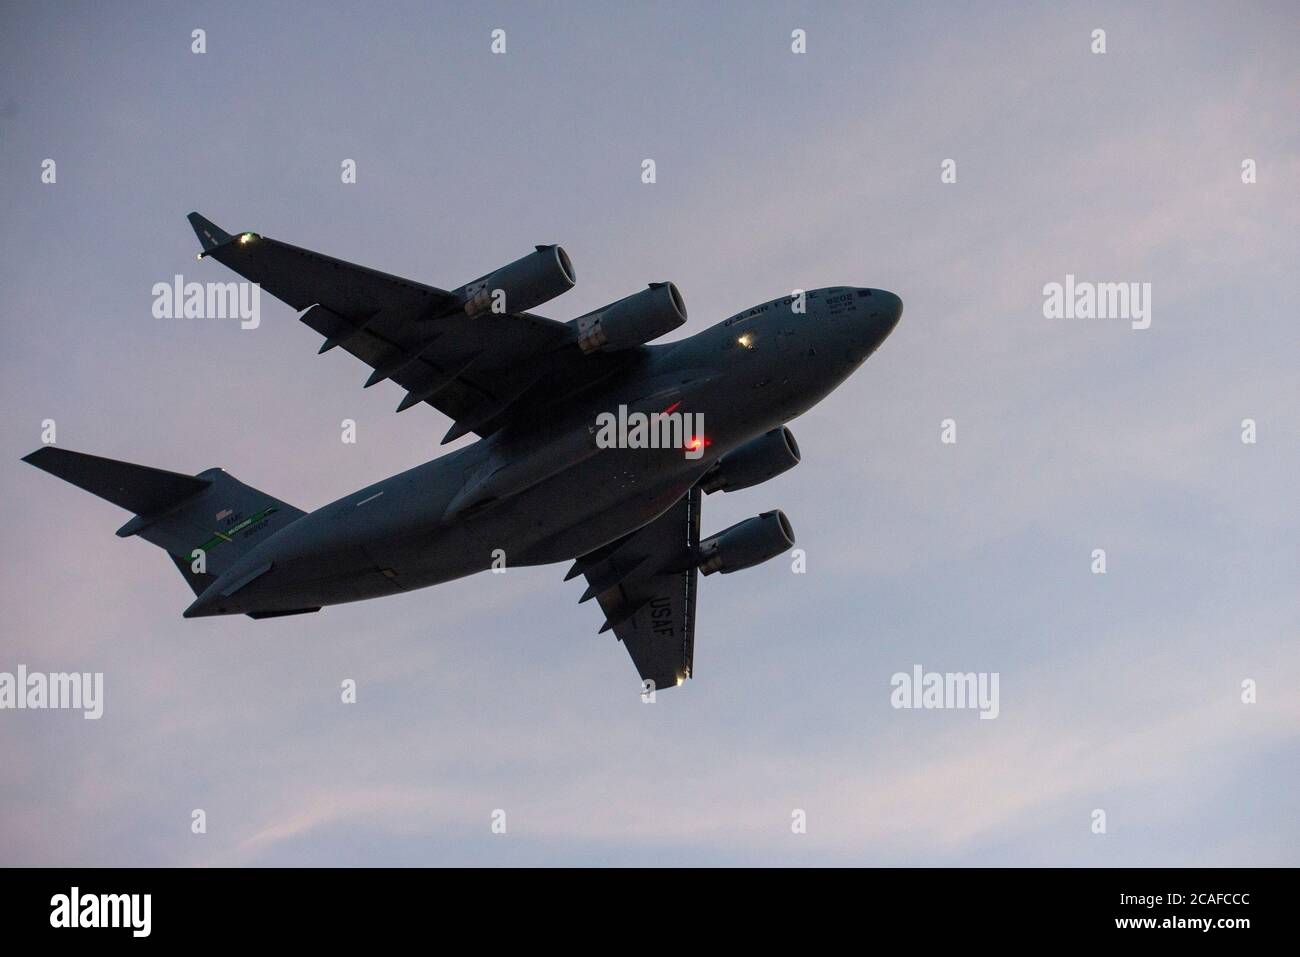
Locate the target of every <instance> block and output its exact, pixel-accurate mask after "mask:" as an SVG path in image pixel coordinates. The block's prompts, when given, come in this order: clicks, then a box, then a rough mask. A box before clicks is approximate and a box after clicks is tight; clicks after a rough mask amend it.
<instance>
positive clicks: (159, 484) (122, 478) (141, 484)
mask: <svg viewBox="0 0 1300 957" xmlns="http://www.w3.org/2000/svg"><path fill="white" fill-rule="evenodd" d="M23 461H24V462H27V463H29V464H31V465H35V466H36V467H37V468H38V469H40V470H41V471H43V472H49V473H50V474H51V475H54V476H57V477H58V478H61V479H63V480H64V481H65V482H71V483H72V484H73V485H75V486H77V487H78V488H81V489H85V490H86V491H87V492H89V493H90V494H92V495H98V496H99V497H100V498H102V499H107V500H108V501H110V502H112V503H113V504H114V505H117V506H120V507H121V508H124V509H126V510H127V511H128V512H135V513H136V514H137V515H154V514H157V513H158V512H163V511H166V510H167V509H169V508H172V507H173V506H175V505H178V504H180V503H181V502H183V501H185V500H186V499H187V498H190V497H192V496H194V495H197V494H198V493H199V492H202V491H203V490H204V489H205V488H207V487H208V486H209V485H211V484H212V480H211V479H205V478H196V477H195V476H193V475H182V474H180V473H179V472H167V471H165V470H163V469H155V468H150V467H149V466H147V465H132V464H131V463H130V462H119V461H117V460H116V459H105V458H100V457H99V456H98V455H87V454H86V453H84V452H72V451H69V450H68V449H60V448H56V447H55V446H53V445H46V446H42V447H41V448H39V449H37V450H36V451H35V452H32V453H31V454H29V455H25V456H23Z"/></svg>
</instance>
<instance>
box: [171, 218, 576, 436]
mask: <svg viewBox="0 0 1300 957" xmlns="http://www.w3.org/2000/svg"><path fill="white" fill-rule="evenodd" d="M189 220H190V225H192V226H193V227H194V232H195V233H196V234H197V235H198V237H199V241H200V242H201V243H202V244H203V249H204V251H203V252H202V253H201V254H200V258H212V259H215V260H217V261H218V262H220V263H222V264H223V265H225V266H228V267H229V268H230V269H232V270H234V271H235V272H236V273H238V274H239V275H241V276H243V277H244V278H245V279H247V280H249V281H251V282H255V283H258V284H259V285H260V286H261V288H262V289H264V290H266V291H267V292H269V293H270V294H271V295H273V296H275V297H276V298H277V299H280V300H282V301H283V302H285V303H287V304H288V305H290V306H292V307H293V308H295V309H298V310H306V312H304V313H303V314H302V315H301V316H300V317H299V318H300V319H301V320H302V322H304V323H305V324H306V325H308V326H310V327H311V328H312V329H314V330H315V331H316V332H318V333H320V334H321V335H322V336H324V337H325V343H324V344H323V345H322V346H321V349H320V351H321V352H326V351H328V350H330V349H332V348H334V347H335V346H340V347H342V348H343V349H344V350H345V351H347V352H350V353H351V354H352V355H354V356H356V357H357V358H358V359H360V360H361V361H362V362H364V363H366V364H367V365H368V366H370V367H371V368H372V369H373V370H374V372H373V373H372V374H371V376H370V378H369V379H368V380H367V381H366V387H369V386H372V385H375V384H377V383H380V382H383V381H385V380H388V379H391V380H392V381H393V382H395V383H397V384H398V385H399V386H401V387H402V388H404V389H405V390H406V396H405V398H403V399H402V402H401V404H400V405H398V407H397V411H398V412H401V411H403V410H404V409H408V408H410V407H411V406H413V405H418V404H419V403H421V402H427V403H428V404H429V405H432V406H433V407H434V408H436V409H438V410H439V411H441V412H443V413H445V414H446V415H448V416H450V417H451V418H452V419H454V420H455V421H454V423H453V424H452V427H451V429H450V430H449V431H448V432H447V435H446V436H445V437H444V438H443V442H450V441H452V440H453V439H456V438H459V437H460V436H462V435H465V434H467V433H470V432H475V433H477V434H479V435H488V434H490V433H491V432H493V431H495V430H496V429H497V428H499V427H500V426H501V425H502V424H504V421H505V419H506V417H507V416H506V413H507V410H508V409H509V408H510V407H511V406H512V405H514V404H515V403H517V402H518V400H519V399H520V398H521V397H522V396H523V394H524V393H525V392H526V391H528V390H529V389H530V388H532V387H533V386H535V385H537V384H538V383H539V382H540V381H541V380H542V379H543V378H545V377H546V376H548V375H554V374H555V373H557V371H558V372H564V371H565V369H564V366H565V363H566V361H568V362H570V363H571V362H572V357H563V356H561V355H560V352H561V351H562V350H563V348H564V347H565V346H568V345H570V344H571V343H572V341H573V336H574V333H573V329H572V327H571V326H570V324H568V323H563V322H556V321H554V320H552V319H544V318H542V317H541V316H535V315H531V314H529V313H526V312H520V313H501V314H497V313H493V312H490V311H487V312H482V313H480V314H478V315H476V316H473V317H470V316H468V315H466V314H465V312H464V311H463V310H462V309H461V308H459V307H460V302H459V301H458V298H457V297H456V296H455V295H453V294H452V293H450V292H447V291H446V290H443V289H437V288H435V287H433V286H426V285H424V284H423V283H418V282H414V281H412V280H409V279H402V278H400V277H398V276H390V275H388V274H387V273H382V272H378V271H376V270H374V269H367V268H366V267H364V266H358V265H355V264H353V263H349V262H344V261H342V260H339V259H333V258H331V257H329V256H324V255H321V254H320V253H317V252H312V251H311V250H308V249H301V248H299V247H297V246H291V245H289V244H288V243H282V242H280V241H278V240H275V239H270V238H268V237H266V236H261V235H258V234H256V233H241V234H239V235H237V236H232V235H231V234H229V233H227V232H225V230H223V229H221V228H220V227H219V226H216V225H215V224H213V223H211V222H210V221H208V220H207V219H204V218H203V217H202V216H200V215H199V214H198V213H191V214H190V216H189ZM568 351H569V352H576V351H577V350H576V349H572V350H568ZM593 371H595V370H594V369H590V368H589V369H587V370H582V372H581V373H580V374H584V375H585V374H590V372H593Z"/></svg>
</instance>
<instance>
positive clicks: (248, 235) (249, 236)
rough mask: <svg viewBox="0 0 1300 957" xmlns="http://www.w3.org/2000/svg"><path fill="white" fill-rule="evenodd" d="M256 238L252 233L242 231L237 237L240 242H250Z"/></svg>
mask: <svg viewBox="0 0 1300 957" xmlns="http://www.w3.org/2000/svg"><path fill="white" fill-rule="evenodd" d="M256 238H257V237H256V236H254V235H253V234H252V233H244V234H243V235H242V236H240V237H239V241H240V242H241V243H251V242H252V241H253V240H254V239H256Z"/></svg>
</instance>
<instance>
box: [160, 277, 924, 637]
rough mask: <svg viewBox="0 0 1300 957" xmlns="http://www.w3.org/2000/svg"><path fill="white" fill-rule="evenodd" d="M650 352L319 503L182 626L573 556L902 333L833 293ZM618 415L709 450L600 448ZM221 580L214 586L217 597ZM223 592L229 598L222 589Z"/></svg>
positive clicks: (892, 320) (801, 406) (655, 511)
mask: <svg viewBox="0 0 1300 957" xmlns="http://www.w3.org/2000/svg"><path fill="white" fill-rule="evenodd" d="M795 303H796V300H794V299H792V298H791V297H785V298H782V299H777V300H773V301H771V302H767V303H764V304H762V305H759V306H755V307H753V308H751V309H748V310H745V311H743V312H741V313H738V314H737V315H735V316H732V317H731V318H730V319H727V320H725V321H723V322H721V323H718V324H717V325H715V326H712V327H711V328H709V329H706V330H704V331H702V332H700V333H698V334H696V335H694V336H691V337H689V338H686V339H681V340H678V341H676V342H672V343H667V344H663V345H650V346H646V347H643V348H642V349H641V350H640V351H639V352H638V353H637V358H636V359H635V360H634V361H633V362H631V363H630V364H629V365H628V366H627V367H626V368H623V369H622V370H620V371H619V372H618V373H617V374H616V375H614V376H612V377H610V378H609V379H608V380H607V381H604V382H602V383H600V384H599V385H598V386H596V387H594V388H593V389H591V390H589V391H587V392H584V393H583V394H581V395H579V396H576V397H573V398H572V399H571V400H568V401H564V402H561V403H558V404H557V405H556V407H555V408H554V410H553V411H551V412H550V413H549V414H547V415H545V416H544V417H543V418H542V419H541V420H540V421H539V420H537V419H535V418H534V419H532V420H530V421H529V422H528V424H527V425H526V426H524V427H507V428H504V429H502V430H500V431H497V432H494V433H492V434H491V435H489V436H488V437H487V438H484V439H481V440H480V441H478V442H475V443H473V444H472V445H468V446H465V447H464V448H461V449H457V450H455V451H453V452H450V453H448V454H446V455H444V456H441V457H440V458H437V459H434V460H432V461H430V462H426V463H425V464H423V465H420V466H417V467H415V468H413V469H409V470H407V471H405V472H402V473H399V474H397V475H394V476H392V477H390V478H386V479H384V480H383V481H380V482H377V483H375V484H374V485H369V486H367V487H365V488H363V489H359V490H358V491H356V492H353V493H352V494H350V495H346V496H344V497H343V498H340V499H338V500H337V501H335V502H331V503H330V504H328V505H326V506H324V507H323V508H320V509H317V510H316V511H314V512H311V513H310V514H308V515H305V516H303V517H302V518H299V519H298V520H297V521H294V522H292V523H291V524H289V525H287V526H286V527H284V528H283V529H281V530H280V531H278V532H276V533H274V534H273V535H271V536H270V537H268V538H267V539H266V540H265V541H263V542H260V543H259V544H257V545H256V546H255V547H253V548H252V549H250V550H249V551H248V552H247V553H246V554H244V555H241V556H240V558H239V560H238V561H237V562H236V563H235V564H234V565H233V566H232V567H231V568H229V569H228V570H226V571H225V572H224V573H223V574H222V575H221V577H220V579H219V580H218V582H217V583H216V586H214V587H213V588H211V589H210V590H209V591H208V592H206V593H205V594H204V595H203V596H202V597H201V598H200V599H199V600H197V601H195V602H194V604H193V605H191V606H190V608H189V609H187V610H186V612H185V614H186V616H187V617H199V616H206V615H222V614H245V613H250V612H252V613H261V614H267V613H275V612H291V611H295V610H300V609H314V608H316V607H319V606H323V605H332V604H340V603H343V602H349V601H358V600H360V599H364V598H375V597H379V596H382V595H390V594H395V593H398V592H403V591H410V590H413V589H416V588H424V587H427V586H429V585H436V584H439V583H441V582H446V581H451V580H453V579H456V578H462V577H464V576H466V575H471V574H474V573H476V572H480V571H485V570H487V569H489V568H492V567H494V565H495V567H502V566H503V565H504V566H509V565H539V564H548V563H552V562H560V561H566V560H570V559H574V558H576V557H578V556H580V555H584V554H587V553H588V552H591V551H592V550H594V549H596V548H598V547H600V546H601V545H604V544H606V543H607V542H611V541H613V540H614V539H616V538H618V537H620V536H622V535H625V534H627V533H628V532H631V531H634V530H635V529H638V528H640V527H642V526H644V525H646V524H647V523H649V522H651V521H653V520H654V519H655V518H656V517H658V516H659V515H660V514H662V513H663V512H665V511H666V510H667V509H668V508H670V507H671V506H672V505H673V504H674V503H675V502H676V501H677V500H678V499H680V498H681V496H682V495H683V494H684V493H685V492H686V491H687V490H689V489H690V487H691V486H692V485H694V484H695V482H697V481H698V480H699V479H700V477H701V476H702V475H704V473H705V472H706V471H708V469H709V468H710V467H712V466H713V465H714V463H715V462H717V461H718V459H719V458H721V457H722V456H724V455H725V454H726V453H727V452H729V451H732V450H734V449H736V448H738V447H740V446H741V445H743V444H744V443H746V442H748V441H750V440H752V439H754V438H756V437H757V436H760V435H762V434H763V433H765V432H768V431H770V430H771V429H774V428H777V427H779V426H780V425H782V424H784V423H785V422H788V421H789V420H791V419H793V418H795V417H797V416H799V415H801V414H802V413H804V412H806V411H807V410H808V409H810V408H811V407H812V406H813V405H815V404H816V403H817V402H819V401H820V400H821V399H822V398H824V397H825V396H826V395H827V394H828V393H829V392H830V391H831V390H832V389H834V388H835V387H836V386H837V385H839V384H840V383H841V382H842V381H843V380H844V379H846V378H847V377H848V376H849V375H850V374H851V373H852V372H853V371H854V370H855V369H856V368H857V367H858V366H859V365H860V364H861V363H862V362H863V361H865V360H866V358H867V357H868V356H869V355H870V354H871V353H872V352H874V351H875V349H876V348H877V347H878V346H879V345H880V343H881V342H883V341H884V339H885V337H886V336H888V335H889V333H890V332H891V331H892V330H893V328H894V326H895V324H896V323H897V321H898V318H899V315H900V314H901V311H902V303H901V301H900V300H899V299H898V297H897V296H895V295H893V294H892V293H888V292H884V291H882V290H876V289H865V288H857V287H833V288H827V289H819V290H813V291H811V292H809V293H807V298H806V311H805V312H802V313H801V312H798V311H796V306H795ZM620 406H622V407H625V408H627V409H633V410H638V409H639V410H642V411H645V412H663V411H665V410H667V409H670V408H671V409H673V410H675V411H678V412H688V413H692V414H694V415H695V416H702V417H703V418H702V421H703V434H702V436H699V439H700V440H701V443H702V447H701V448H699V449H698V452H693V453H692V454H691V455H688V454H686V450H684V449H682V448H679V447H678V448H657V449H647V448H623V447H613V448H604V447H599V445H598V442H597V429H596V424H597V421H598V417H599V416H601V415H602V413H608V414H614V413H616V412H617V411H618V409H619V408H620ZM218 586H220V587H218ZM226 592H229V594H225V593H226Z"/></svg>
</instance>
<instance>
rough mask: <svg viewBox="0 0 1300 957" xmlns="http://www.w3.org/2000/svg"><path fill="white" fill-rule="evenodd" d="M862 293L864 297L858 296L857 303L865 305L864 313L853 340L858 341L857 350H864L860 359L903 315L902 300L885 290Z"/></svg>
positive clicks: (866, 290)
mask: <svg viewBox="0 0 1300 957" xmlns="http://www.w3.org/2000/svg"><path fill="white" fill-rule="evenodd" d="M862 292H863V293H865V294H866V295H861V294H860V297H859V299H858V302H859V303H860V304H861V305H865V307H866V312H865V315H863V316H862V320H861V324H860V326H859V331H858V333H857V336H855V338H857V339H859V340H860V346H859V348H861V349H863V350H864V352H863V355H862V358H864V359H865V358H866V357H867V356H868V355H870V354H871V353H872V352H875V351H876V349H878V348H879V347H880V344H881V343H882V342H884V341H885V339H886V337H888V335H889V334H890V333H891V332H893V331H894V327H895V326H896V325H898V320H899V318H900V317H901V316H902V315H903V300H902V299H900V298H898V296H896V295H894V294H893V293H892V292H889V291H888V290H885V289H863V290H862ZM860 315H861V313H860Z"/></svg>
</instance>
